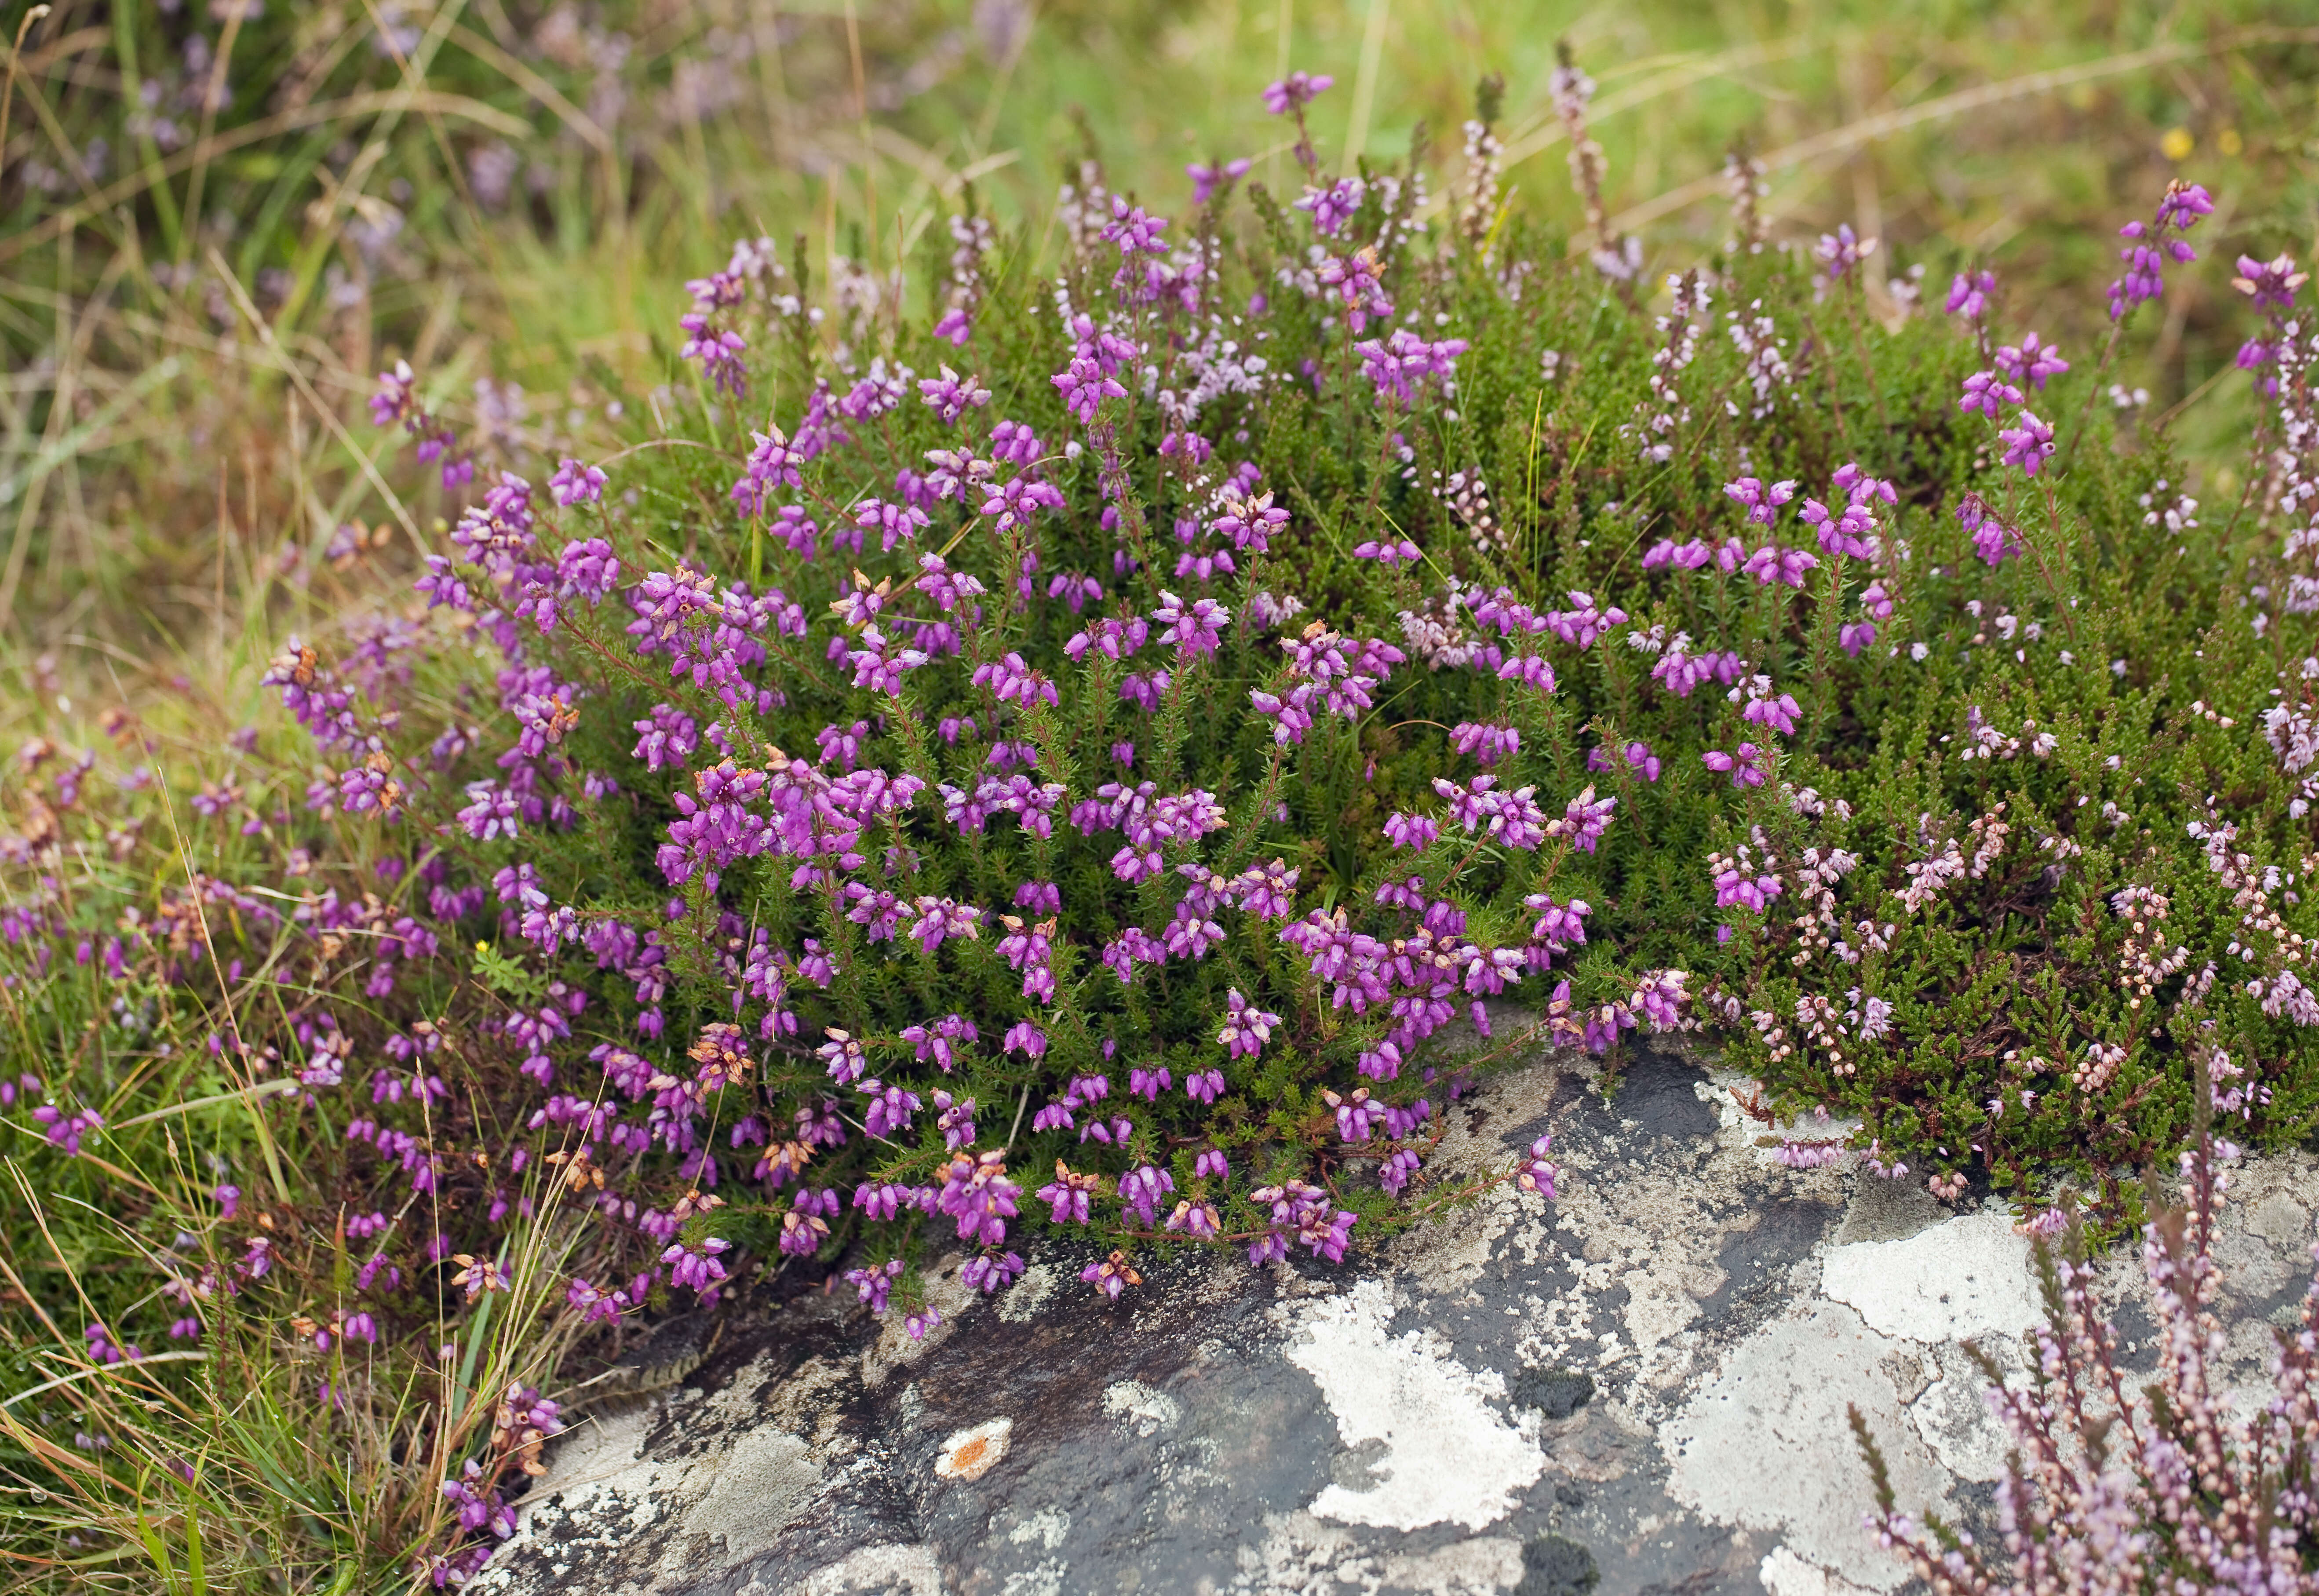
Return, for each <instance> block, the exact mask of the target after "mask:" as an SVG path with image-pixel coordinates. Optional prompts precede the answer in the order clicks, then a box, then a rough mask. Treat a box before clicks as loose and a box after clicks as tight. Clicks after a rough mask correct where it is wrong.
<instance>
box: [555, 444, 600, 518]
mask: <svg viewBox="0 0 2319 1596" xmlns="http://www.w3.org/2000/svg"><path fill="white" fill-rule="evenodd" d="M608 480H609V479H608V478H607V477H606V476H605V475H604V472H603V468H602V467H601V466H597V465H590V464H587V463H586V462H585V461H581V460H574V459H573V458H572V457H571V456H570V455H565V456H564V463H563V464H560V465H558V466H557V467H556V468H555V475H554V476H551V477H549V478H548V479H547V485H548V488H549V490H550V491H553V492H554V493H555V502H556V503H558V504H560V505H562V506H564V508H565V509H570V508H571V507H572V506H573V505H575V504H593V503H594V502H595V501H596V500H599V499H601V498H602V497H603V496H604V483H605V482H607V481H608Z"/></svg>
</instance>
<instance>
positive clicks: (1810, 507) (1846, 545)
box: [1797, 499, 1876, 560]
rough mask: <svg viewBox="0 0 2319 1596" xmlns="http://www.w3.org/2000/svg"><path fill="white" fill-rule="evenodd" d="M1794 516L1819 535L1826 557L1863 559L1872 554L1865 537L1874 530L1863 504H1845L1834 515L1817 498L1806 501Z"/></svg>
mask: <svg viewBox="0 0 2319 1596" xmlns="http://www.w3.org/2000/svg"><path fill="white" fill-rule="evenodd" d="M1797 513H1798V515H1800V517H1801V518H1802V520H1803V523H1804V525H1806V526H1807V527H1811V528H1812V529H1813V530H1814V531H1815V532H1817V533H1818V535H1819V546H1820V548H1821V550H1822V552H1824V553H1826V554H1827V555H1830V556H1832V557H1840V558H1846V559H1854V560H1864V559H1867V558H1868V557H1869V555H1870V554H1871V553H1872V550H1871V548H1870V547H1869V544H1868V537H1869V535H1870V534H1871V533H1872V532H1874V531H1875V530H1876V518H1875V516H1874V515H1873V514H1872V512H1871V511H1870V509H1868V507H1867V505H1865V504H1861V503H1854V504H1847V505H1845V507H1844V509H1843V511H1842V512H1841V513H1836V512H1834V511H1831V510H1830V509H1828V508H1827V505H1825V504H1822V503H1821V502H1820V501H1819V500H1817V499H1807V500H1804V507H1803V509H1801V510H1800V511H1798V512H1797Z"/></svg>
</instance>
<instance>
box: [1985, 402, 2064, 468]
mask: <svg viewBox="0 0 2319 1596" xmlns="http://www.w3.org/2000/svg"><path fill="white" fill-rule="evenodd" d="M1997 436H1998V437H1999V439H2001V440H2002V441H2003V442H2004V444H2005V463H2006V464H2008V465H2018V466H2019V467H2020V468H2021V469H2022V471H2023V472H2024V473H2026V474H2027V475H2029V476H2035V475H2036V474H2037V468H2038V467H2039V466H2041V465H2043V464H2044V463H2045V462H2046V461H2047V460H2048V459H2049V458H2051V457H2052V455H2053V428H2051V427H2048V426H2047V425H2046V424H2045V423H2044V422H2043V421H2041V420H2039V419H2037V415H2036V412H2035V411H2034V410H2023V411H2022V412H2021V416H2020V419H2018V420H2017V421H2016V422H2015V423H2014V425H2012V426H2010V427H2008V428H2002V429H2000V430H1999V433H1998V435H1997Z"/></svg>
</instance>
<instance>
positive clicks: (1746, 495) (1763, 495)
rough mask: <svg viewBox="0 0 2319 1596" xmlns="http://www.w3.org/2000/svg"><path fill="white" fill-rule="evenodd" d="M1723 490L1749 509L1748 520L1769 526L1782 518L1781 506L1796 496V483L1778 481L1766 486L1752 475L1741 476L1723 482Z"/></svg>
mask: <svg viewBox="0 0 2319 1596" xmlns="http://www.w3.org/2000/svg"><path fill="white" fill-rule="evenodd" d="M1723 491H1724V492H1725V493H1727V494H1728V495H1729V496H1730V497H1731V498H1733V499H1735V500H1738V502H1739V503H1740V504H1742V505H1744V506H1745V507H1746V510H1747V518H1748V520H1750V521H1752V522H1754V523H1755V525H1756V526H1758V527H1769V526H1772V525H1773V524H1774V523H1776V522H1777V521H1778V520H1779V518H1780V506H1782V505H1783V504H1785V503H1786V502H1787V501H1788V500H1791V499H1793V498H1794V497H1795V496H1796V484H1795V483H1794V482H1791V481H1790V482H1773V483H1772V484H1771V486H1769V487H1765V486H1764V484H1763V483H1762V482H1758V481H1757V480H1756V479H1755V478H1754V477H1752V476H1743V477H1740V478H1739V479H1738V480H1737V481H1736V482H1726V483H1724V484H1723Z"/></svg>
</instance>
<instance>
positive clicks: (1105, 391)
mask: <svg viewBox="0 0 2319 1596" xmlns="http://www.w3.org/2000/svg"><path fill="white" fill-rule="evenodd" d="M1051 381H1052V382H1053V383H1054V384H1055V386H1056V388H1058V389H1059V390H1060V391H1061V392H1062V395H1063V408H1064V409H1065V410H1069V411H1070V412H1071V414H1073V415H1074V416H1077V417H1078V419H1080V420H1081V421H1083V422H1092V421H1093V420H1094V419H1095V413H1096V406H1098V405H1100V404H1101V403H1102V402H1103V401H1105V399H1124V398H1126V397H1127V390H1126V389H1125V388H1124V387H1123V386H1122V385H1121V383H1120V381H1119V379H1118V378H1117V377H1114V376H1112V375H1111V374H1108V373H1106V372H1105V370H1104V369H1103V367H1102V366H1101V365H1097V364H1096V362H1095V361H1094V360H1092V359H1090V358H1089V357H1087V356H1084V355H1078V356H1073V357H1072V359H1071V363H1070V365H1068V366H1066V367H1064V368H1063V369H1062V370H1061V371H1059V372H1057V373H1056V374H1054V376H1053V377H1052V378H1051Z"/></svg>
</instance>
